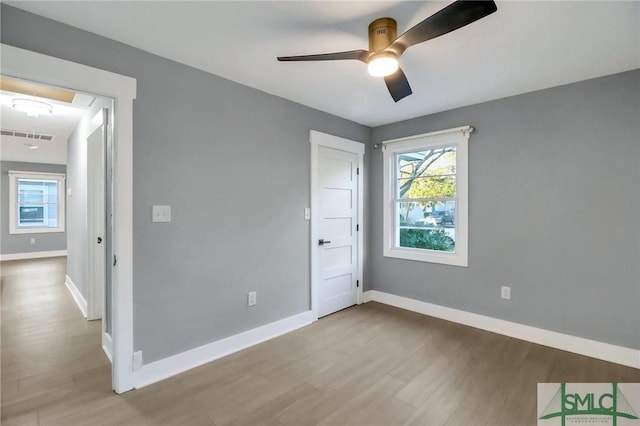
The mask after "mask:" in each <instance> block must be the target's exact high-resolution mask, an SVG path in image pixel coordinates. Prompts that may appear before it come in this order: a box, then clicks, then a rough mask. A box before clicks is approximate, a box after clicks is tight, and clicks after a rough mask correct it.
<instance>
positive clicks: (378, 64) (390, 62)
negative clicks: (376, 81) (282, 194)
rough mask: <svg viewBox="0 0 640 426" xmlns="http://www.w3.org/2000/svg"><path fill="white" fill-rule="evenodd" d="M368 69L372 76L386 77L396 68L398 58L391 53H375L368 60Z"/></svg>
mask: <svg viewBox="0 0 640 426" xmlns="http://www.w3.org/2000/svg"><path fill="white" fill-rule="evenodd" d="M368 70H369V74H371V75H372V76H374V77H386V76H388V75H391V74H393V73H394V72H396V71H397V70H398V58H397V57H396V56H395V55H394V54H392V53H383V54H380V55H376V56H374V57H373V58H372V59H371V60H370V61H369V67H368Z"/></svg>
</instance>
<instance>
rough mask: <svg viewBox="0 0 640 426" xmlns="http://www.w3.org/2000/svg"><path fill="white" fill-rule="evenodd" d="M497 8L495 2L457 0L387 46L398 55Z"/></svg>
mask: <svg viewBox="0 0 640 426" xmlns="http://www.w3.org/2000/svg"><path fill="white" fill-rule="evenodd" d="M496 10H498V7H497V6H496V4H495V3H494V2H493V1H491V0H489V1H464V0H458V1H456V2H454V3H451V4H450V5H449V6H447V7H445V8H444V9H442V10H440V11H439V12H436V13H435V14H433V15H431V16H430V17H428V18H427V19H425V20H424V21H422V22H420V23H419V24H417V25H415V26H414V27H412V28H411V29H409V30H408V31H407V32H405V33H404V34H402V35H401V36H400V37H398V38H396V39H395V40H394V41H393V43H391V45H390V46H389V47H388V49H389V50H392V51H394V52H395V53H396V54H397V55H398V56H399V55H402V53H403V52H404V51H405V50H407V49H408V48H409V47H411V46H413V45H414V44H418V43H422V42H425V41H427V40H431V39H433V38H436V37H439V36H441V35H443V34H446V33H449V32H451V31H454V30H457V29H458V28H462V27H464V26H465V25H469V24H471V23H472V22H475V21H477V20H478V19H482V18H484V17H485V16H487V15H490V14H492V13H493V12H495V11H496Z"/></svg>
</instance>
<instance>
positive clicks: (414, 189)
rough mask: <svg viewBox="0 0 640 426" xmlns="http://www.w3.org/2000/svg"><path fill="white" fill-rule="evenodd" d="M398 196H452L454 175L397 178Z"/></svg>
mask: <svg viewBox="0 0 640 426" xmlns="http://www.w3.org/2000/svg"><path fill="white" fill-rule="evenodd" d="M398 196H399V198H454V197H455V196H456V176H455V175H442V176H431V177H416V178H409V179H398Z"/></svg>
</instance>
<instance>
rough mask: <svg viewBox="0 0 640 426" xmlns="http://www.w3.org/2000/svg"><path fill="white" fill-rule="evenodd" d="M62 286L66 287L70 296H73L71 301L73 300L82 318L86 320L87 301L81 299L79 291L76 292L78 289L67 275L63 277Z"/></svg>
mask: <svg viewBox="0 0 640 426" xmlns="http://www.w3.org/2000/svg"><path fill="white" fill-rule="evenodd" d="M64 285H66V286H67V288H68V289H69V293H71V296H73V300H75V302H76V305H78V308H80V312H82V316H83V317H85V318H86V317H87V301H86V300H85V298H84V297H82V293H80V290H78V287H76V285H75V284H74V283H73V281H72V280H71V278H69V275H66V276H65V277H64Z"/></svg>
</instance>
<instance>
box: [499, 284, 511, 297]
mask: <svg viewBox="0 0 640 426" xmlns="http://www.w3.org/2000/svg"><path fill="white" fill-rule="evenodd" d="M500 297H502V298H503V299H507V300H509V299H511V287H507V286H505V285H503V286H502V288H501V289H500Z"/></svg>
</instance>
